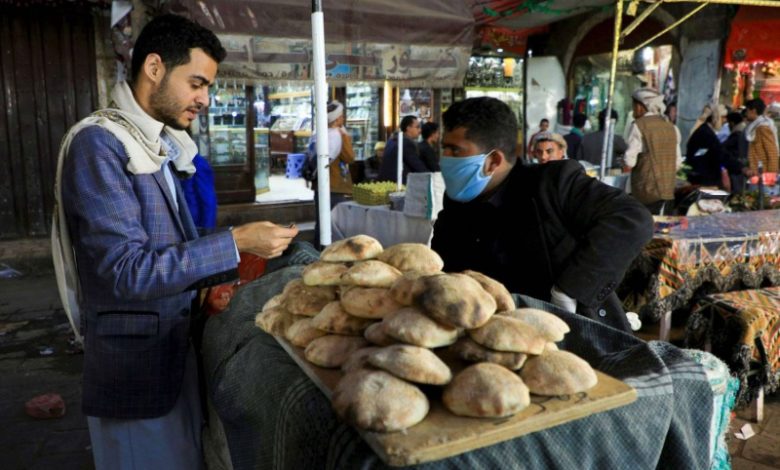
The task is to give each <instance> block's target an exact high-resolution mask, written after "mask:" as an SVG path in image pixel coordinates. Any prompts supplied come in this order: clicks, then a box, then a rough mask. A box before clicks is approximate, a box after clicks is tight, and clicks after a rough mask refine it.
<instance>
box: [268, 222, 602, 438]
mask: <svg viewBox="0 0 780 470" xmlns="http://www.w3.org/2000/svg"><path fill="white" fill-rule="evenodd" d="M443 266H444V263H443V262H442V260H441V258H440V257H439V256H438V255H437V254H436V253H435V252H434V251H432V250H431V249H430V248H428V247H427V246H425V245H421V244H415V243H402V244H398V245H394V246H391V247H389V248H387V249H383V248H382V246H381V244H380V243H379V242H378V241H377V240H375V239H374V238H371V237H368V236H365V235H358V236H355V237H352V238H348V239H345V240H340V241H337V242H335V243H333V244H332V245H330V246H329V247H328V248H326V249H325V250H324V251H323V252H322V255H321V258H320V261H318V262H316V263H313V264H311V265H309V266H307V267H306V268H305V269H304V271H303V278H302V279H296V280H293V281H291V282H290V283H288V284H287V286H285V288H284V291H283V292H282V293H281V294H279V295H277V296H275V297H273V298H272V299H270V300H269V301H268V302H267V303H266V304H265V305H264V306H263V311H262V312H260V313H259V314H257V317H256V318H255V323H256V324H257V326H259V327H260V328H262V329H263V330H265V331H266V332H268V333H270V334H273V335H276V336H282V337H284V338H286V339H287V340H288V341H289V342H290V343H292V344H293V345H295V346H299V347H302V348H305V351H304V357H305V358H306V359H307V360H308V361H309V362H311V363H313V364H316V365H318V366H321V367H330V368H338V367H340V368H341V369H342V370H343V372H344V374H345V375H344V376H343V378H342V379H341V381H340V382H339V384H338V385H337V386H336V388H335V390H334V391H333V397H332V401H333V407H334V409H335V410H336V412H337V413H338V414H339V416H341V417H342V418H343V419H344V420H346V421H348V422H350V423H352V424H354V425H356V426H358V427H360V428H363V429H368V430H372V431H380V432H389V431H397V430H402V429H406V428H408V427H411V426H414V425H415V424H417V423H419V422H420V421H422V420H423V419H424V418H425V416H426V415H427V413H428V410H429V408H430V405H429V402H428V398H427V397H426V395H425V394H424V393H423V392H422V391H421V390H420V389H419V388H418V387H417V386H416V385H414V384H428V385H437V386H445V388H444V391H443V394H442V401H443V402H444V405H445V406H446V407H447V409H449V410H450V411H451V412H452V413H455V414H456V415H460V416H470V417H505V416H511V415H513V414H515V413H517V412H519V411H521V410H522V409H524V408H525V407H527V406H528V405H529V404H530V396H529V393H533V394H537V395H548V396H557V395H568V394H573V393H579V392H582V391H585V390H587V389H589V388H591V387H593V386H595V385H596V382H597V377H596V374H595V372H594V371H593V369H592V368H591V367H590V365H588V363H587V362H585V361H584V360H582V359H580V358H579V357H577V356H575V355H574V354H572V353H570V352H566V351H560V350H558V348H557V347H556V345H555V343H556V342H558V341H561V340H562V339H563V336H564V335H565V334H566V333H567V332H568V331H569V327H568V325H567V324H566V323H565V322H563V321H562V320H561V319H559V318H558V317H556V316H555V315H552V314H550V313H547V312H544V311H541V310H536V309H531V308H521V309H517V308H516V306H515V303H514V300H513V299H512V296H511V295H510V293H509V291H507V289H506V288H505V287H504V286H503V285H502V284H501V283H500V282H497V281H495V280H493V279H491V278H489V277H487V276H485V275H483V274H480V273H478V272H474V271H466V272H463V273H458V274H446V273H443V272H442V271H441V270H442V268H443ZM445 346H448V347H449V348H448V350H442V349H438V351H446V353H447V354H449V355H450V356H451V355H452V354H453V353H454V354H455V355H456V356H458V357H460V358H461V359H463V360H465V361H468V362H474V363H475V364H473V365H471V366H469V367H466V368H465V369H463V370H462V371H460V372H459V373H458V374H457V375H455V377H453V376H452V372H451V370H450V368H449V366H448V365H447V364H446V363H445V362H444V361H443V360H442V359H441V358H440V355H441V354H440V353H439V354H437V351H435V350H437V348H443V347H445Z"/></svg>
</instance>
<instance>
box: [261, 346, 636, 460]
mask: <svg viewBox="0 0 780 470" xmlns="http://www.w3.org/2000/svg"><path fill="white" fill-rule="evenodd" d="M275 338H276V340H277V341H278V342H279V344H281V345H282V347H283V348H284V349H285V350H286V351H287V352H288V353H289V354H290V356H292V358H293V360H294V361H295V362H296V363H297V364H298V365H299V366H300V367H301V369H303V371H304V372H305V373H306V375H307V376H308V377H309V378H310V379H311V380H312V381H313V382H314V383H315V385H317V387H319V389H320V390H322V392H323V393H324V394H325V396H326V397H327V398H328V400H330V398H331V392H332V390H333V389H334V388H335V386H336V384H337V383H338V381H339V380H340V379H341V377H342V375H343V374H342V373H341V371H340V370H339V369H325V368H322V367H319V366H316V365H314V364H312V363H310V362H308V361H307V360H306V359H304V357H303V349H301V348H299V347H296V346H293V345H291V344H290V343H288V342H287V341H286V340H284V339H283V338H279V337H275ZM437 352H438V351H437ZM444 359H445V361H446V362H447V363H448V364H449V365H450V366H451V367H452V369H453V374H455V373H456V370H459V369H460V368H462V367H463V363H460V361H456V360H454V359H452V358H448V357H445V358H444ZM596 374H597V375H598V378H599V382H598V385H596V386H595V387H594V388H592V389H590V390H588V391H587V392H585V393H579V394H577V395H573V396H567V397H541V396H536V395H531V405H530V406H529V407H528V408H526V409H525V410H523V411H521V412H520V413H518V414H516V415H514V416H512V417H509V418H486V419H479V418H464V417H461V416H456V415H454V414H452V413H450V412H449V411H448V410H447V409H446V408H445V407H444V405H443V404H442V403H441V400H440V399H432V400H430V402H431V410H430V412H429V413H428V416H426V417H425V419H424V420H423V421H422V422H421V423H419V424H417V425H416V426H413V427H411V428H409V429H407V430H406V431H404V432H394V433H377V432H370V431H363V430H360V429H358V432H359V433H360V435H361V436H362V437H363V439H365V441H366V442H367V443H368V445H369V446H371V448H372V449H373V450H374V452H376V453H377V455H379V457H380V458H381V459H382V460H383V461H384V462H385V463H387V464H388V465H391V466H405V465H414V464H419V463H424V462H430V461H432V460H439V459H443V458H446V457H452V456H453V455H458V454H462V453H464V452H468V451H470V450H474V449H479V448H481V447H486V446H490V445H493V444H497V443H499V442H503V441H506V440H509V439H513V438H515V437H519V436H522V435H525V434H529V433H532V432H535V431H539V430H542V429H547V428H551V427H553V426H557V425H559V424H563V423H567V422H569V421H573V420H575V419H579V418H584V417H586V416H590V415H592V414H594V413H599V412H602V411H606V410H611V409H613V408H618V407H620V406H624V405H627V404H629V403H632V402H633V401H635V400H636V390H634V389H633V388H631V387H630V386H629V385H627V384H625V383H623V382H621V381H620V380H617V379H615V378H612V377H610V376H608V375H606V374H603V373H601V372H599V371H596ZM434 389H437V388H436V387H425V390H426V392H430V391H431V390H434Z"/></svg>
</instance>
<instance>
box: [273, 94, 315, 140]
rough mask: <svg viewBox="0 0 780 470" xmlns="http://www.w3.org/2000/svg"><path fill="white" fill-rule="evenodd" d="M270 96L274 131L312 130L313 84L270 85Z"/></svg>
mask: <svg viewBox="0 0 780 470" xmlns="http://www.w3.org/2000/svg"><path fill="white" fill-rule="evenodd" d="M268 98H269V100H270V102H271V109H270V110H269V115H270V122H271V130H272V131H298V130H311V116H312V90H311V86H309V85H305V86H301V85H289V86H279V87H270V92H269V94H268Z"/></svg>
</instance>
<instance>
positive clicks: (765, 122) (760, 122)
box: [745, 115, 777, 142]
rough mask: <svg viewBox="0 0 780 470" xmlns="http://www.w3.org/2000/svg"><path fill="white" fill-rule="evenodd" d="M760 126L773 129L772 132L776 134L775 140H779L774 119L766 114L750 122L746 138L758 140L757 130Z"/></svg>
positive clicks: (746, 129)
mask: <svg viewBox="0 0 780 470" xmlns="http://www.w3.org/2000/svg"><path fill="white" fill-rule="evenodd" d="M760 126H766V127H768V128H769V129H771V130H772V134H773V135H774V136H775V142H777V127H775V123H774V121H772V120H771V119H769V118H768V117H766V116H764V115H761V116H759V117H758V119H756V120H755V121H753V122H751V123H750V124H748V125H747V127H746V128H745V139H747V141H748V142H753V141H754V140H756V131H757V130H758V128H759V127H760Z"/></svg>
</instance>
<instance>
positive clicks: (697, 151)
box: [528, 88, 780, 214]
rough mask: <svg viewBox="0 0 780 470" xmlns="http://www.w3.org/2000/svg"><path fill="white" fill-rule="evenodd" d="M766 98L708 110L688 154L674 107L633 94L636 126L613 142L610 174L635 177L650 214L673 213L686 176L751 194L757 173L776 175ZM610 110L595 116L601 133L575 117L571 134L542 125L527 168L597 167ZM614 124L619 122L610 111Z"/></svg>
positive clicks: (651, 93) (642, 92)
mask: <svg viewBox="0 0 780 470" xmlns="http://www.w3.org/2000/svg"><path fill="white" fill-rule="evenodd" d="M766 111H767V107H766V104H765V103H764V101H763V100H762V99H761V98H754V99H752V100H749V101H747V102H746V103H745V106H744V107H743V108H742V109H739V110H732V109H729V108H728V107H726V106H724V105H722V104H720V105H714V104H706V105H705V106H704V108H703V109H702V112H701V115H700V116H699V118H698V119H697V121H696V123H695V125H694V127H693V129H692V130H691V132H690V135H689V136H688V139H687V142H686V145H685V149H684V151H683V149H682V147H681V142H682V136H681V135H680V131H679V129H678V127H677V126H676V125H675V120H676V115H677V111H676V104H674V103H671V104H670V105H669V106H668V107H667V106H666V105H665V104H664V96H663V95H661V94H659V93H658V92H657V91H656V90H654V89H651V88H640V89H638V90H636V91H635V92H634V93H633V94H632V114H631V117H632V118H633V120H632V122H631V124H630V125H629V126H628V127H627V133H626V136H627V137H626V139H623V137H622V136H620V135H614V136H613V142H612V153H611V154H610V155H608V156H607V160H606V162H607V166H608V167H609V168H614V169H620V170H622V172H623V173H627V174H630V176H631V182H630V192H631V194H632V195H633V196H634V197H635V198H636V199H638V200H639V201H640V202H642V203H643V204H644V205H645V206H646V207H647V208H648V209H649V210H650V211H651V212H652V213H653V214H664V213H667V214H668V213H669V212H670V211H671V210H672V209H673V205H674V199H675V189H676V187H677V175H678V172H679V171H680V170H681V169H682V170H683V172H684V173H685V179H686V180H687V182H688V183H689V184H690V185H692V187H714V188H719V189H721V190H725V191H728V192H731V193H739V192H742V191H744V190H745V189H746V187H747V184H748V183H749V182H750V181H751V180H750V178H752V177H755V176H757V174H758V172H759V169H761V170H762V171H764V172H766V173H777V171H778V163H779V162H780V154H779V153H778V138H777V129H776V126H775V124H774V121H773V120H772V119H771V118H770V117H769V116H767V115H766ZM605 112H606V110H602V111H601V112H600V113H599V115H598V121H599V130H598V131H596V132H592V133H585V132H584V127H585V122H586V121H587V116H586V115H584V114H575V115H574V116H573V119H572V121H573V122H572V123H573V127H572V129H571V132H570V133H568V134H566V135H563V136H562V135H560V134H557V133H553V132H550V131H549V130H548V129H549V120H548V119H542V121H541V122H540V123H539V131H538V132H536V133H534V134H533V135H532V136H531V139H530V140H529V142H530V145H529V152H528V157H529V158H528V160H529V161H530V162H534V163H540V164H544V163H547V162H549V161H554V160H562V159H565V158H568V159H572V160H578V161H582V162H587V163H588V164H591V165H600V164H601V158H602V149H603V145H604V132H605V129H606V119H605ZM611 119H612V120H613V122H617V119H618V115H617V113H616V112H615V111H614V110H612V114H611Z"/></svg>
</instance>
